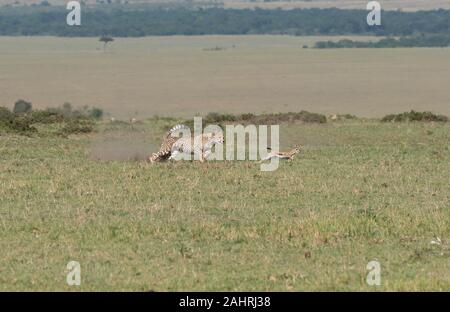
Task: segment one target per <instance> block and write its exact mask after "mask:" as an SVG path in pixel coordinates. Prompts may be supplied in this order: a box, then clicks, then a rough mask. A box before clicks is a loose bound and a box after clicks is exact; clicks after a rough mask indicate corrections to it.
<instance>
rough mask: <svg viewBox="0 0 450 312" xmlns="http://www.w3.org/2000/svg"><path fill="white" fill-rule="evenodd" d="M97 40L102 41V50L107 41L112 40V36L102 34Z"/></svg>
mask: <svg viewBox="0 0 450 312" xmlns="http://www.w3.org/2000/svg"><path fill="white" fill-rule="evenodd" d="M98 41H100V42H103V50H105V49H106V45H107V44H108V43H109V42H113V41H114V38H113V37H109V36H102V37H100V39H99V40H98Z"/></svg>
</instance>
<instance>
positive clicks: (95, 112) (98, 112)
mask: <svg viewBox="0 0 450 312" xmlns="http://www.w3.org/2000/svg"><path fill="white" fill-rule="evenodd" d="M89 116H90V117H92V118H94V119H97V120H98V119H102V117H103V110H102V109H100V108H97V107H93V108H91V109H90V110H89Z"/></svg>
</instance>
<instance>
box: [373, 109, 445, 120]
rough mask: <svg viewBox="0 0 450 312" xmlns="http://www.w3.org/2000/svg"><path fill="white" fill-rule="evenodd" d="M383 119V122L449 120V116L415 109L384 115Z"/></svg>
mask: <svg viewBox="0 0 450 312" xmlns="http://www.w3.org/2000/svg"><path fill="white" fill-rule="evenodd" d="M381 121H383V122H405V121H424V122H430V121H436V122H447V121H448V117H447V116H444V115H436V114H433V113H432V112H416V111H414V110H412V111H410V112H404V113H400V114H390V115H386V116H384V117H383V118H382V119H381Z"/></svg>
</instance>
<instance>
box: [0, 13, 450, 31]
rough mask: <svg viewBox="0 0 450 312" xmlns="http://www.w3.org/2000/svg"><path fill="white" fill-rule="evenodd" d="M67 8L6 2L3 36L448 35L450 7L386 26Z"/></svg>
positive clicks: (346, 17)
mask: <svg viewBox="0 0 450 312" xmlns="http://www.w3.org/2000/svg"><path fill="white" fill-rule="evenodd" d="M67 13H68V11H67V10H66V9H65V8H64V7H57V6H48V7H20V8H19V7H2V8H1V9H0V35H3V36H44V35H46V36H63V37H98V36H113V37H144V36H170V35H210V34H216V35H220V34H222V35H246V34H287V35H297V36H304V35H376V36H412V35H417V34H445V35H450V10H435V11H418V12H400V11H383V13H382V25H381V26H369V25H367V23H366V16H367V14H368V11H365V10H340V9H335V8H333V9H293V10H264V9H254V10H252V9H242V10H240V9H221V8H211V9H195V10H194V9H186V8H174V9H161V8H159V9H158V8H156V9H155V8H153V7H145V6H144V7H143V6H139V7H134V6H132V5H130V6H127V7H123V6H112V7H109V8H106V9H105V8H95V7H94V8H92V7H82V25H81V26H68V25H67V24H66V15H67Z"/></svg>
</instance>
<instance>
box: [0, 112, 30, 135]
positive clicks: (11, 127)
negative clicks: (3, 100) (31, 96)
mask: <svg viewBox="0 0 450 312" xmlns="http://www.w3.org/2000/svg"><path fill="white" fill-rule="evenodd" d="M31 124H32V122H31V119H30V118H29V117H27V116H26V115H19V114H14V113H13V112H11V111H10V110H9V109H7V108H4V107H0V130H2V131H5V132H15V133H21V134H25V133H31V132H35V131H36V128H34V127H32V126H31Z"/></svg>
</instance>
